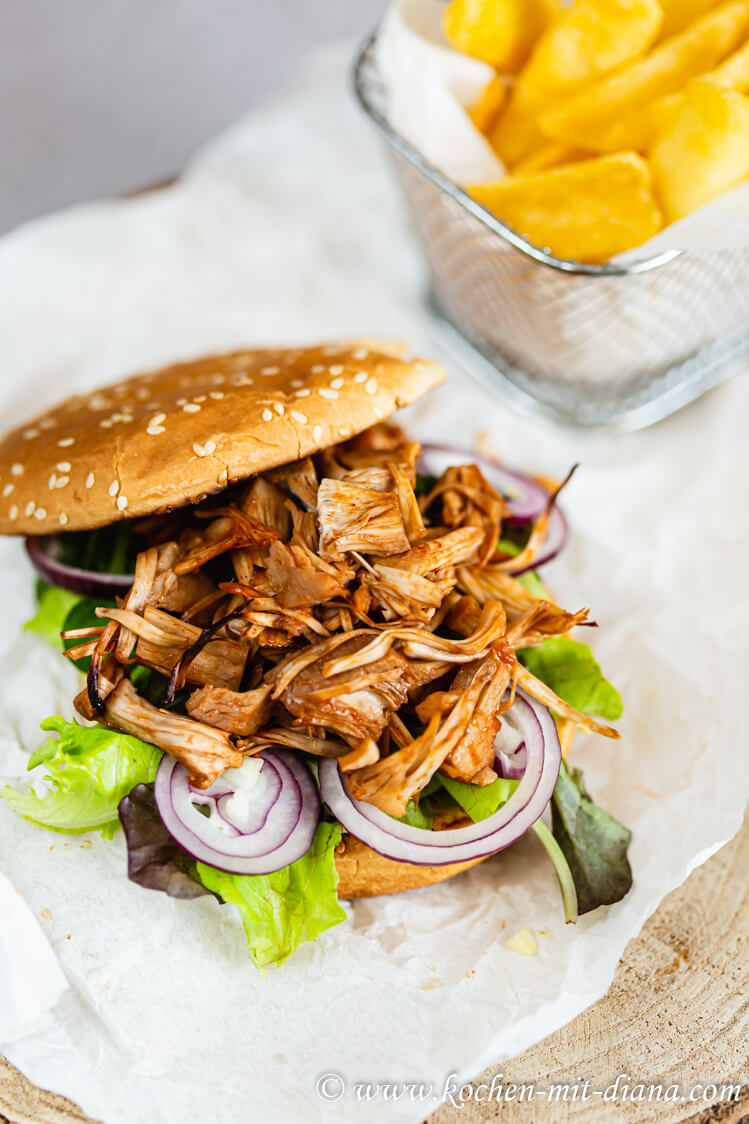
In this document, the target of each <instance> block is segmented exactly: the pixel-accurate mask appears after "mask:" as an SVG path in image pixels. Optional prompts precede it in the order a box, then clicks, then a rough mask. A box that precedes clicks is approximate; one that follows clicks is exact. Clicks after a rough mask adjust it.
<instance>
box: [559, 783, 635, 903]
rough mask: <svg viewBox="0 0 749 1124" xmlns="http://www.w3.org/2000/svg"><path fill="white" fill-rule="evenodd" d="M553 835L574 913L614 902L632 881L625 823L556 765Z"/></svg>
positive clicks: (629, 836)
mask: <svg viewBox="0 0 749 1124" xmlns="http://www.w3.org/2000/svg"><path fill="white" fill-rule="evenodd" d="M551 813H552V821H553V825H554V838H555V839H556V841H557V842H558V844H559V846H560V847H561V849H562V852H563V853H564V857H565V858H566V860H567V864H568V866H569V868H570V870H571V872H572V877H573V879H574V882H575V888H576V890H577V900H578V906H579V910H580V913H589V912H590V910H592V909H596V908H597V907H598V906H599V905H610V904H611V903H612V902H618V901H619V900H620V899H621V898H623V897H624V895H625V894H626V893H627V892H628V891H629V889H630V887H631V885H632V870H631V868H630V865H629V860H628V859H627V847H628V846H629V841H630V839H631V838H632V833H631V831H630V830H629V828H626V827H624V826H623V825H622V824H620V823H619V822H618V820H615V819H614V817H613V816H610V815H609V813H608V812H605V811H604V810H603V808H599V806H598V805H597V804H594V803H593V801H592V800H591V799H590V796H589V795H588V793H587V792H586V791H585V786H584V784H583V778H582V774H581V773H580V772H579V770H577V769H574V770H573V771H572V773H571V774H570V773H569V772H568V770H567V767H566V765H564V763H563V764H562V768H561V771H560V773H559V780H558V781H557V784H556V788H555V789H554V797H553V799H552V804H551Z"/></svg>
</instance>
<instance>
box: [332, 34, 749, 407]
mask: <svg viewBox="0 0 749 1124" xmlns="http://www.w3.org/2000/svg"><path fill="white" fill-rule="evenodd" d="M376 47H377V39H376V35H373V36H372V37H371V38H370V39H369V40H368V41H367V42H366V43H365V44H364V46H363V48H362V49H361V51H360V53H359V56H358V59H357V62H356V68H355V72H354V81H355V89H356V93H357V96H358V98H359V101H360V103H361V105H362V106H363V108H364V110H365V111H366V113H367V114H368V116H369V117H370V119H371V120H372V121H373V122H374V124H375V125H376V126H377V128H378V129H379V131H380V133H381V135H382V136H383V138H384V140H385V141H386V143H387V146H388V150H389V153H390V155H391V157H392V160H393V163H394V167H395V171H396V174H397V177H398V180H399V182H400V185H401V188H402V190H403V194H404V196H405V199H406V203H407V205H408V209H409V212H410V215H411V219H412V222H413V224H414V226H415V229H416V232H417V235H418V237H419V240H420V242H421V245H422V247H423V249H424V252H425V254H426V258H427V261H428V263H429V268H430V273H431V302H432V305H433V307H434V308H435V310H436V311H437V313H438V314H439V316H440V321H441V323H442V326H443V329H444V331H445V333H446V338H447V342H448V343H450V342H451V343H452V345H453V347H454V349H457V350H458V352H459V357H460V358H461V359H462V360H463V361H464V363H465V365H466V366H467V367H468V369H469V370H471V371H472V373H474V374H475V375H477V376H478V377H479V378H481V380H482V381H483V382H484V383H485V384H486V385H488V386H489V387H490V388H491V389H493V390H496V391H497V392H498V393H503V394H504V395H505V396H509V397H510V398H513V399H514V400H515V401H516V403H517V404H519V405H521V406H525V407H526V408H530V409H532V410H533V411H535V412H540V413H544V414H546V415H548V416H551V417H553V418H555V419H556V420H559V421H563V422H567V423H572V424H577V425H616V426H619V427H622V428H640V427H642V426H645V425H650V424H652V423H653V422H655V421H658V420H659V419H661V418H663V417H665V416H666V415H667V414H670V413H672V412H673V411H674V410H676V409H678V408H679V407H681V406H683V405H686V403H688V402H691V401H693V400H694V399H695V398H697V397H698V396H699V395H700V394H703V393H704V392H705V391H706V390H708V389H710V388H711V387H713V386H715V385H717V383H719V382H721V381H722V380H723V379H725V378H726V377H727V376H728V375H729V374H731V373H733V371H734V370H735V369H736V367H737V363H738V361H739V360H740V359H742V358H744V357H749V249H745V248H737V249H732V250H721V251H715V252H705V253H693V252H682V251H679V250H669V251H667V252H666V253H662V254H658V255H656V256H651V257H647V258H643V259H642V260H638V261H634V262H631V263H629V264H626V265H625V264H616V263H612V264H609V265H603V266H594V265H585V264H582V263H580V262H574V261H564V260H561V259H559V258H555V257H554V256H553V255H552V254H550V253H549V252H547V251H545V250H543V249H540V248H538V247H536V246H533V245H532V244H531V243H530V242H528V241H527V240H526V239H524V238H523V237H521V236H520V235H518V234H517V233H516V232H515V231H513V230H512V229H510V228H509V227H507V226H505V224H504V223H502V222H500V221H499V219H497V218H495V217H494V216H493V215H492V214H491V213H490V212H488V211H486V210H485V209H484V208H483V207H482V206H480V204H478V203H476V202H475V201H474V200H473V199H472V198H471V197H470V196H469V195H467V194H466V193H465V192H464V191H462V190H461V189H460V188H459V187H458V186H456V185H455V184H454V183H452V182H451V181H450V180H449V179H448V178H447V177H446V176H444V175H443V174H442V173H441V172H440V171H439V170H438V169H437V168H435V167H433V166H432V165H431V164H430V163H428V161H427V160H425V159H424V157H423V156H422V155H421V154H420V153H419V152H418V151H417V150H416V149H415V148H414V147H413V146H412V145H411V144H410V143H409V142H408V141H407V140H405V138H404V137H403V136H401V135H400V134H399V133H398V132H397V131H396V130H395V129H394V128H393V127H392V125H391V124H390V122H389V120H388V112H387V96H386V90H385V87H384V83H383V81H382V76H381V74H380V73H379V70H378V65H377V54H376Z"/></svg>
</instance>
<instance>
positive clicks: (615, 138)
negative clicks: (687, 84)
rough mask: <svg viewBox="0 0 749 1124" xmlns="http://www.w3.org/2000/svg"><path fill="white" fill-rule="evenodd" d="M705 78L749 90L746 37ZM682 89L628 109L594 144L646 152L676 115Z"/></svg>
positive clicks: (722, 85) (736, 88)
mask: <svg viewBox="0 0 749 1124" xmlns="http://www.w3.org/2000/svg"><path fill="white" fill-rule="evenodd" d="M701 78H702V80H703V81H705V82H711V83H712V84H713V85H714V86H718V87H722V88H724V89H728V90H738V91H739V93H742V94H745V93H747V92H749V40H747V42H746V43H745V44H744V46H743V47H740V48H739V50H738V51H735V52H734V53H733V54H732V55H729V56H728V58H727V59H725V60H724V61H723V62H722V63H721V64H720V65H719V66H717V67H716V68H715V69H714V70H710V71H708V72H707V73H706V74H703V75H702V76H701ZM684 97H685V91H684V90H679V91H678V93H675V94H666V95H665V96H664V97H662V98H656V100H655V101H653V102H651V103H650V105H645V106H643V107H642V108H641V109H639V110H638V111H637V112H636V113H630V114H629V116H627V117H624V118H623V119H622V120H620V121H615V122H614V123H613V124H612V125H611V127H610V128H609V129H608V130H607V132H606V133H605V134H604V136H603V137H601V139H600V144H599V145H598V146H597V147H598V148H599V149H603V150H604V151H606V152H621V151H622V149H625V148H633V149H635V150H636V151H637V152H642V153H644V154H647V153H648V151H649V150H650V148H651V147H652V145H653V142H654V141H655V139H656V137H657V136H658V135H659V133H662V132H663V130H664V129H666V128H667V127H668V126H669V125H670V124H671V122H672V121H674V120H675V119H676V117H677V116H678V114H679V110H680V109H681V106H682V104H683V102H684Z"/></svg>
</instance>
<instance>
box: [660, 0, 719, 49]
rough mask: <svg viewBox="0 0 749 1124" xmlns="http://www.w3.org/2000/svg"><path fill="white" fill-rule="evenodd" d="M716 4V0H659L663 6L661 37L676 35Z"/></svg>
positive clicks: (666, 37)
mask: <svg viewBox="0 0 749 1124" xmlns="http://www.w3.org/2000/svg"><path fill="white" fill-rule="evenodd" d="M717 5H718V0H661V7H662V8H663V26H662V28H661V39H669V38H670V37H671V36H672V35H678V34H679V32H680V31H683V30H684V28H685V27H689V25H690V23H694V21H695V20H697V19H699V18H700V16H704V14H705V12H709V11H710V10H711V8H715V7H717Z"/></svg>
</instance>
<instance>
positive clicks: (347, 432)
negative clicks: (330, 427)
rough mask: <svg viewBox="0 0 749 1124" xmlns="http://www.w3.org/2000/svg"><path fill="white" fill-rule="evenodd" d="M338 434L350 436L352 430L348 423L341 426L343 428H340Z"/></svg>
mask: <svg viewBox="0 0 749 1124" xmlns="http://www.w3.org/2000/svg"><path fill="white" fill-rule="evenodd" d="M338 435H339V437H350V436H351V430H350V429H349V428H348V426H346V425H344V426H341V428H340V429H339V430H338Z"/></svg>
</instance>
